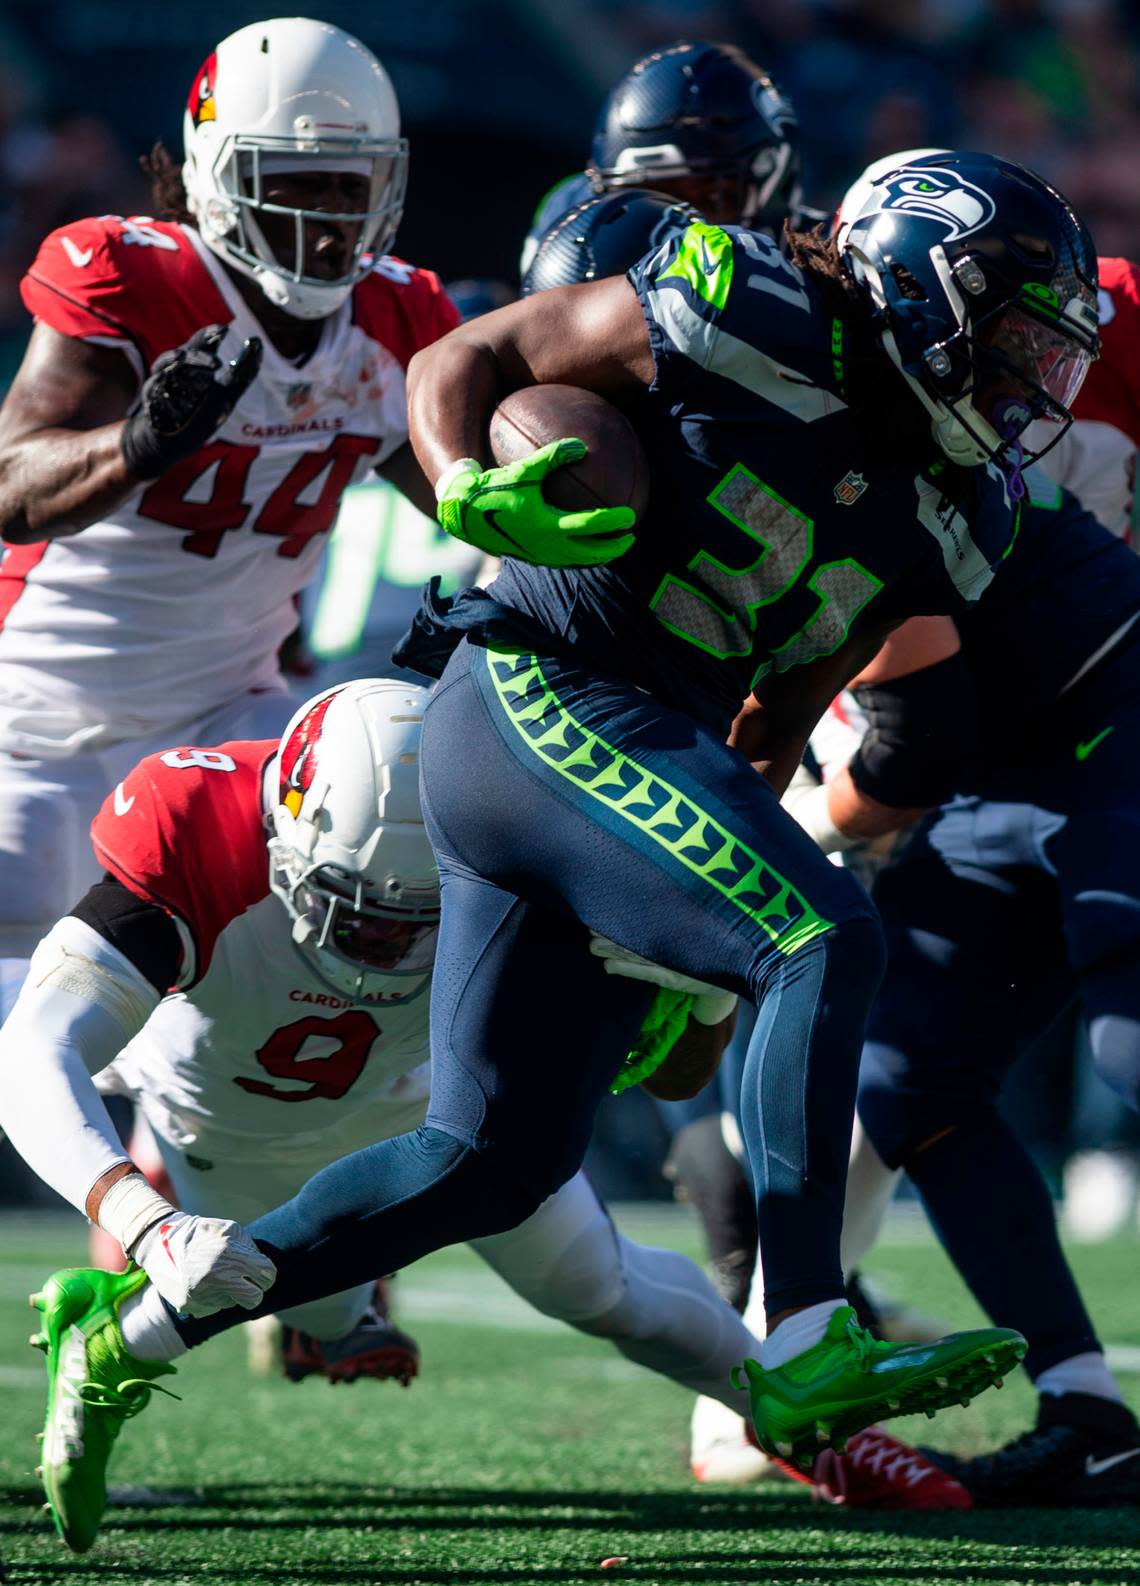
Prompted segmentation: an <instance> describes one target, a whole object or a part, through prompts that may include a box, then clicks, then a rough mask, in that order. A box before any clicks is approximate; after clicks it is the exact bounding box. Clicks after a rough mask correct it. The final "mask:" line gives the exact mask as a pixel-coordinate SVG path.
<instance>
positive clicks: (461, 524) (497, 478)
mask: <svg viewBox="0 0 1140 1586" xmlns="http://www.w3.org/2000/svg"><path fill="white" fill-rule="evenodd" d="M586 450H587V448H586V443H585V442H584V441H580V440H575V439H573V438H571V439H568V440H561V441H551V443H550V444H549V446H541V447H540V448H539V449H538V451H536V452H532V453H531V454H530V456H529V457H521V458H519V460H518V462H514V463H508V464H507V465H506V466H505V467H503V468H488V469H487V470H486V471H485V472H484V470H483V469H482V468H481V467H480V465H479V463H477V462H476V461H475V459H474V458H473V457H461V458H460V459H459V461H458V462H455V463H452V465H451V467H450V468H448V469H445V470H444V472H443V473H442V474H441V475H440V478H439V479H438V481H437V482H436V487H435V495H436V500H437V501H438V502H439V509H438V516H439V521H440V523H442V525H443V527H444V528H445V529H446V530H447V532H448V534H453V535H454V536H455V538H456V539H457V540H464V541H465V542H466V543H467V544H468V545H475V546H478V548H479V549H480V550H481V551H487V552H489V553H490V555H492V556H514V557H517V558H518V560H519V561H522V562H531V563H533V564H534V565H535V566H536V567H596V566H598V565H599V564H601V563H602V562H612V561H613V560H614V558H615V557H618V556H624V555H625V553H626V551H628V550H629V548H630V546H631V545H632V544H633V539H634V537H633V535H632V534H630V533H629V532H628V530H630V529H631V528H632V527H633V525H634V522H635V521H636V519H635V515H634V513H633V511H632V509H631V508H630V507H595V508H592V509H591V510H590V511H587V512H564V511H563V510H562V509H561V508H560V507H552V506H551V505H550V503H549V502H548V501H547V500H546V498H545V497H544V496H543V494H542V481H543V480H544V479H545V478H546V476H547V475H548V474H551V473H553V472H554V470H555V469H556V468H562V467H564V466H565V465H566V464H567V463H576V462H580V461H581V459H582V458H583V457H585V455H586Z"/></svg>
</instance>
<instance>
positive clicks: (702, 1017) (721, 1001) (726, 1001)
mask: <svg viewBox="0 0 1140 1586" xmlns="http://www.w3.org/2000/svg"><path fill="white" fill-rule="evenodd" d="M736 1002H737V997H736V992H735V991H706V992H705V993H704V994H703V995H702V996H700V997H696V998H694V1000H693V1006H692V1007H691V1008H690V1010H689V1013H690V1016H691V1017H692V1018H694V1019H695V1020H696V1021H697V1023H698V1024H723V1023H724V1021H725V1019H727V1018H728V1016H729V1014H730V1013H731V1012H732V1010H733V1008H735V1007H736Z"/></svg>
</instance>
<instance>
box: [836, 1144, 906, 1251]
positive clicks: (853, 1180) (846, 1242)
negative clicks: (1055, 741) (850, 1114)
mask: <svg viewBox="0 0 1140 1586" xmlns="http://www.w3.org/2000/svg"><path fill="white" fill-rule="evenodd" d="M901 1177H902V1174H901V1173H898V1172H896V1171H895V1170H894V1169H893V1168H889V1167H888V1166H887V1164H886V1163H885V1162H884V1161H883V1159H882V1157H880V1155H879V1153H878V1152H877V1151H876V1150H875V1147H874V1146H873V1145H872V1144H871V1142H870V1140H869V1139H868V1138H867V1135H866V1132H865V1131H864V1128H863V1125H862V1124H861V1123H860V1122H859V1119H858V1118H856V1119H855V1127H854V1129H853V1131H852V1134H851V1161H850V1165H849V1166H848V1169H847V1200H846V1203H845V1205H844V1208H843V1233H842V1236H841V1238H840V1241H839V1259H840V1261H841V1262H842V1265H843V1276H844V1277H845V1278H849V1277H850V1276H851V1274H852V1272H853V1271H854V1270H855V1269H856V1267H858V1265H859V1263H860V1262H861V1261H862V1260H863V1258H864V1257H865V1256H866V1254H867V1252H868V1251H869V1250H870V1249H871V1247H872V1246H873V1245H874V1244H875V1242H876V1241H877V1239H878V1237H879V1234H880V1232H881V1231H882V1227H883V1220H884V1218H885V1217H886V1215H887V1208H888V1207H889V1206H890V1204H891V1201H892V1199H893V1198H894V1193H895V1189H896V1187H897V1185H898V1181H899V1179H900V1178H901Z"/></svg>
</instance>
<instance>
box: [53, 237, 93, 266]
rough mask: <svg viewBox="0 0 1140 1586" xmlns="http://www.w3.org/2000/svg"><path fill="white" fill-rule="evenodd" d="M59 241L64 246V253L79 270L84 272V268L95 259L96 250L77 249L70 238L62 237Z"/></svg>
mask: <svg viewBox="0 0 1140 1586" xmlns="http://www.w3.org/2000/svg"><path fill="white" fill-rule="evenodd" d="M59 240H60V242H61V243H62V244H63V251H64V253H66V254H67V257H68V258H69V259H70V260H71V262H72V264H73V265H74V266H75V268H76V269H77V270H82V268H83V266H84V265H85V264H90V263H91V260H92V259H93V258H94V257H95V249H94V248H77V247H76V246H75V244H74V243H73V242H72V240H71V238H70V237H61V238H60V239H59Z"/></svg>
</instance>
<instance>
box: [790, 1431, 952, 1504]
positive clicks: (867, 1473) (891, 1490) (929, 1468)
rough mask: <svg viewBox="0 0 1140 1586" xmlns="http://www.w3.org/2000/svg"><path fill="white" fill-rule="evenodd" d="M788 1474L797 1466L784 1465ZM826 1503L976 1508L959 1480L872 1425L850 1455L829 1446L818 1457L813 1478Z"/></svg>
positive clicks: (854, 1443) (852, 1441)
mask: <svg viewBox="0 0 1140 1586" xmlns="http://www.w3.org/2000/svg"><path fill="white" fill-rule="evenodd" d="M779 1463H780V1466H781V1468H782V1469H783V1470H785V1472H786V1473H787V1474H788V1475H792V1474H793V1472H794V1467H790V1466H788V1465H786V1464H785V1463H784V1461H783V1460H781V1461H780V1462H779ZM796 1479H797V1480H799V1481H805V1480H808V1479H810V1480H811V1484H812V1487H813V1489H814V1491H815V1493H816V1495H817V1496H818V1497H819V1498H821V1499H822V1500H823V1501H824V1502H825V1503H834V1504H842V1505H844V1506H845V1507H846V1508H848V1509H972V1508H973V1507H974V1500H973V1499H972V1498H971V1497H970V1494H969V1493H968V1492H967V1491H966V1489H965V1487H963V1485H962V1483H961V1482H960V1481H955V1480H954V1477H953V1476H949V1475H947V1473H946V1472H945V1471H944V1470H939V1468H938V1466H937V1465H935V1464H932V1463H931V1461H930V1460H929V1459H927V1458H926V1456H925V1454H920V1453H919V1451H918V1449H917V1448H911V1446H910V1444H909V1443H903V1442H901V1441H900V1440H899V1439H898V1438H897V1437H892V1436H891V1434H890V1433H889V1432H884V1431H883V1429H882V1428H881V1427H878V1426H871V1427H868V1428H867V1430H866V1431H865V1432H856V1433H855V1435H854V1437H852V1438H850V1439H849V1440H848V1443H847V1449H846V1452H845V1453H842V1454H840V1453H837V1452H836V1450H835V1449H833V1448H825V1449H823V1451H822V1452H821V1453H820V1454H818V1455H817V1457H816V1461H815V1467H814V1469H813V1471H812V1475H811V1477H810V1478H808V1477H806V1476H805V1475H804V1474H803V1473H802V1472H801V1473H798V1474H796Z"/></svg>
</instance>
